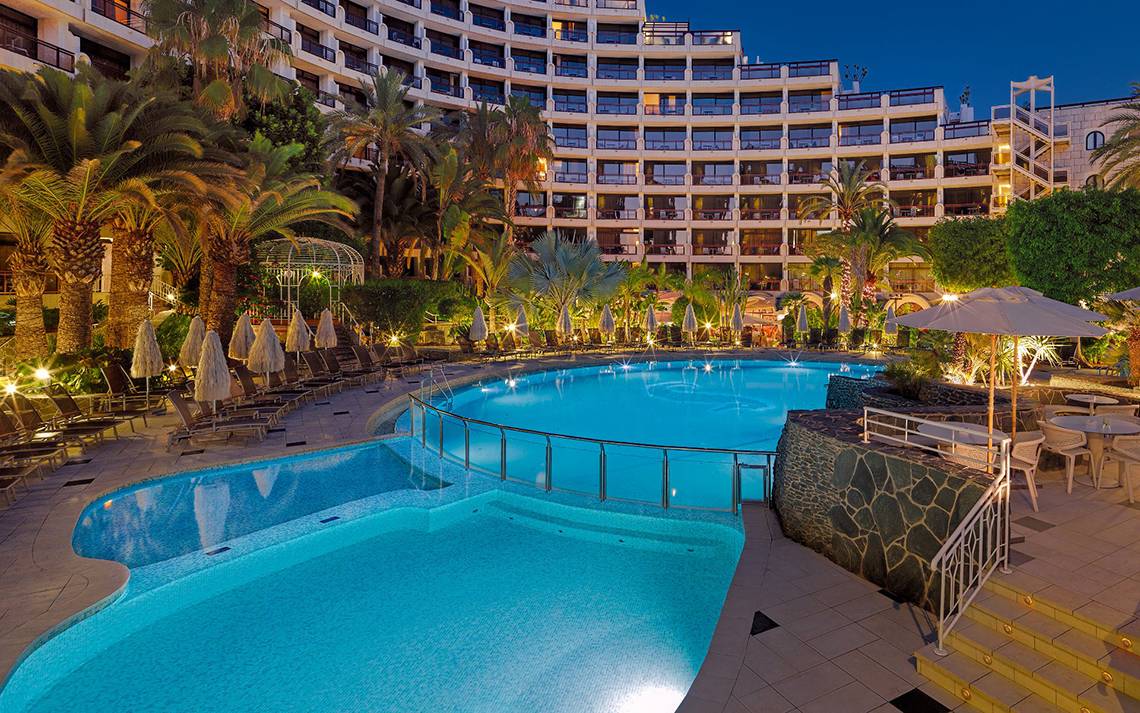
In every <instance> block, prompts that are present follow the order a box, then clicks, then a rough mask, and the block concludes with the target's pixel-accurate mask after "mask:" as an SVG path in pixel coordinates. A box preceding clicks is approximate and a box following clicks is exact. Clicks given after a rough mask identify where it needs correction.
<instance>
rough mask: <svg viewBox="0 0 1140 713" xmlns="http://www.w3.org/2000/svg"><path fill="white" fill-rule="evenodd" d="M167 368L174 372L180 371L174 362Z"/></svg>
mask: <svg viewBox="0 0 1140 713" xmlns="http://www.w3.org/2000/svg"><path fill="white" fill-rule="evenodd" d="M166 370H167V371H169V372H170V373H172V374H173V373H174V372H176V371H178V367H177V366H175V365H174V364H171V365H170V366H168V367H166Z"/></svg>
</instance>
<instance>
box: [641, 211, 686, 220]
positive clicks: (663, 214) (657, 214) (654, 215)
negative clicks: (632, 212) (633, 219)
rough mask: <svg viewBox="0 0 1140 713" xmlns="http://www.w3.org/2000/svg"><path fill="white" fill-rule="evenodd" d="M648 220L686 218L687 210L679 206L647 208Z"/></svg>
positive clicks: (646, 217) (646, 216)
mask: <svg viewBox="0 0 1140 713" xmlns="http://www.w3.org/2000/svg"><path fill="white" fill-rule="evenodd" d="M645 219H646V220H684V219H685V211H684V210H681V209H679V208H646V209H645Z"/></svg>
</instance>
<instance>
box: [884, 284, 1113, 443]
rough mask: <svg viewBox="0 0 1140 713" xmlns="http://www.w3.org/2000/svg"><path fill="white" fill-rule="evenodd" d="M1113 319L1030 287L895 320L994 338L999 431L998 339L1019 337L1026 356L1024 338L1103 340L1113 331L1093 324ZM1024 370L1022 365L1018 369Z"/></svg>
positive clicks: (983, 294)
mask: <svg viewBox="0 0 1140 713" xmlns="http://www.w3.org/2000/svg"><path fill="white" fill-rule="evenodd" d="M1104 319H1107V317H1105V316H1104V315H1103V314H1100V313H1098V312H1093V311H1091V310H1086V309H1082V308H1080V307H1074V306H1073V305H1070V304H1065V303H1064V302H1059V301H1057V300H1054V299H1050V298H1048V297H1045V296H1044V295H1042V294H1041V293H1040V292H1037V291H1036V290H1031V289H1028V288H1026V287H1001V288H996V287H985V288H982V289H980V290H974V291H973V292H970V293H969V294H965V295H961V296H959V297H957V298H956V299H943V301H942V302H940V303H939V304H937V305H935V306H934V307H931V308H929V309H924V310H921V311H919V312H912V313H911V314H907V315H903V316H902V317H899V318H897V319H896V320H895V321H896V322H897V323H898V324H901V325H903V326H906V327H915V328H918V329H939V330H943V331H946V332H963V333H966V334H988V335H989V336H990V382H989V384H990V386H989V404H988V413H987V418H988V420H987V428H988V430H989V432H990V433H993V429H994V374H995V372H996V371H997V338H998V337H999V336H1005V337H1013V348H1014V353H1015V354H1017V355H1018V357H1020V349H1019V346H1020V345H1019V344H1018V338H1019V337H1026V336H1041V337H1101V336H1104V335H1105V334H1107V333H1108V330H1106V329H1103V328H1102V327H1098V326H1096V325H1094V324H1089V322H1093V321H1101V320H1104ZM1017 366H1018V369H1017V371H1019V370H1020V364H1018V365H1017ZM1018 381H1019V377H1018V376H1015V377H1014V379H1013V384H1012V388H1011V392H1010V399H1011V401H1012V402H1013V403H1012V408H1013V414H1014V419H1013V429H1012V430H1013V434H1014V435H1016V434H1017V386H1018V383H1017V382H1018Z"/></svg>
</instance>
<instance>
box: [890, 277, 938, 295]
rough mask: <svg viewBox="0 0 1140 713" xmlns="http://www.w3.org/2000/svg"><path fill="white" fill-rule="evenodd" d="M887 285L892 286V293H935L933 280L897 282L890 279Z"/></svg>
mask: <svg viewBox="0 0 1140 713" xmlns="http://www.w3.org/2000/svg"><path fill="white" fill-rule="evenodd" d="M887 283H888V284H889V285H890V288H891V291H892V292H934V291H935V287H934V280H931V279H925V280H924V279H914V280H896V279H894V278H891V279H888V280H887Z"/></svg>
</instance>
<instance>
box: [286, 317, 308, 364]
mask: <svg viewBox="0 0 1140 713" xmlns="http://www.w3.org/2000/svg"><path fill="white" fill-rule="evenodd" d="M309 339H310V334H309V325H307V324H305V317H304V315H302V314H301V310H299V309H295V310H293V316H292V317H291V318H290V319H289V328H288V329H287V330H285V350H286V351H290V352H293V353H294V354H297V353H300V352H306V351H308V350H309Z"/></svg>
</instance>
